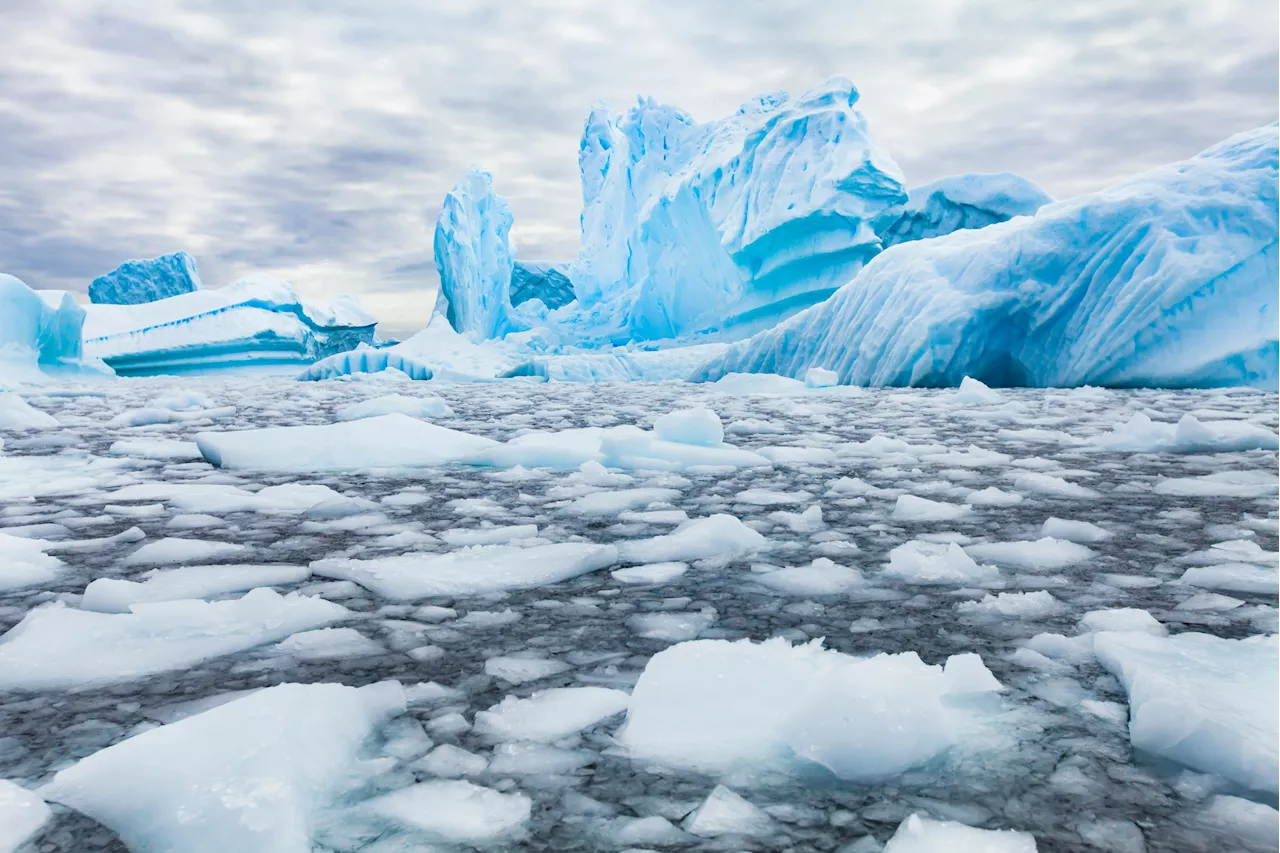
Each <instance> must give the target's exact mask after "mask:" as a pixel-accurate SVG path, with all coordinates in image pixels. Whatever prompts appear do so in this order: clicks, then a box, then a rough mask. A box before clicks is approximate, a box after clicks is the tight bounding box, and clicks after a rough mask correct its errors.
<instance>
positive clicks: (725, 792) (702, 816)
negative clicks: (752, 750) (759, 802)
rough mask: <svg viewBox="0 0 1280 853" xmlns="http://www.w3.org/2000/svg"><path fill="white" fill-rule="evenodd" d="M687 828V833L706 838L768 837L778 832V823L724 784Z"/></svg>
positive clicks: (716, 789)
mask: <svg viewBox="0 0 1280 853" xmlns="http://www.w3.org/2000/svg"><path fill="white" fill-rule="evenodd" d="M684 828H685V831H686V832H689V833H690V834H692V835H697V836H701V837H703V838H716V837H718V836H721V835H737V836H768V835H772V834H773V833H774V832H776V831H777V824H776V823H774V821H773V818H771V817H769V814H768V813H767V812H765V811H764V810H763V809H760V808H758V807H756V806H755V805H752V804H751V803H750V802H748V801H747V800H746V799H744V798H743V797H742V796H740V795H738V794H736V793H734V792H733V791H731V790H730V789H728V788H726V787H725V786H724V785H716V786H715V788H713V789H712V791H711V793H710V794H708V795H707V798H706V799H705V800H703V801H702V805H700V806H698V807H697V808H696V809H694V810H693V812H692V813H690V815H689V817H688V818H686V819H685V822H684Z"/></svg>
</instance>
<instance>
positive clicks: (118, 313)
mask: <svg viewBox="0 0 1280 853" xmlns="http://www.w3.org/2000/svg"><path fill="white" fill-rule="evenodd" d="M376 323H377V319H376V318H375V317H373V316H372V315H370V314H369V313H368V312H366V311H365V310H364V309H363V308H362V307H361V306H360V303H359V301H358V300H356V299H355V298H354V297H351V296H342V297H339V298H338V299H334V300H332V301H329V302H320V301H313V300H308V301H305V302H304V301H303V300H301V299H299V298H298V295H297V293H295V292H294V290H293V287H292V286H291V285H290V284H289V283H288V282H285V281H282V280H280V279H278V278H275V277H274V276H271V275H267V274H265V273H255V274H253V275H250V276H246V277H245V278H242V279H239V280H238V281H235V282H232V283H231V284H229V285H227V286H226V287H222V288H216V289H208V290H196V291H192V292H190V293H183V294H180V295H178V296H171V297H168V298H165V299H160V300H157V301H155V302H149V303H146V304H143V305H90V306H89V307H88V309H87V318H86V320H85V323H84V346H85V351H86V352H87V353H89V354H90V355H93V356H95V357H98V358H101V359H102V360H103V361H105V362H106V363H107V364H108V365H110V366H111V367H112V368H114V369H115V370H116V372H117V373H120V374H122V375H129V376H139V375H151V374H157V373H185V372H201V371H208V370H215V369H225V368H239V369H244V368H261V369H266V368H287V367H291V366H301V365H306V364H310V363H311V362H313V361H315V360H316V359H318V358H323V357H325V356H328V355H331V354H333V353H337V352H342V351H345V350H350V349H353V348H354V347H356V346H358V345H359V344H361V343H365V344H370V343H372V342H373V331H374V325H375V324H376Z"/></svg>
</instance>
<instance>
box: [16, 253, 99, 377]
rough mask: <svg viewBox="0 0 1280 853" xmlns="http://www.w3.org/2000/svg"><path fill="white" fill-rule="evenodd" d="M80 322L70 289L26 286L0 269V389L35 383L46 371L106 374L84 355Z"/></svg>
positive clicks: (80, 312)
mask: <svg viewBox="0 0 1280 853" xmlns="http://www.w3.org/2000/svg"><path fill="white" fill-rule="evenodd" d="M84 321H85V311H84V309H83V308H81V307H80V305H79V304H78V303H77V302H76V300H75V299H74V298H73V297H72V296H71V294H70V293H67V292H66V291H62V290H32V289H31V288H30V287H27V285H25V284H24V283H23V282H22V281H21V280H20V279H17V278H14V277H13V276H11V275H5V274H4V273H0V388H2V387H5V386H7V385H12V384H15V383H21V382H39V381H41V380H42V379H46V378H48V375H49V374H65V373H68V372H79V371H85V370H88V371H93V372H101V373H103V374H106V373H109V372H110V371H108V370H107V369H106V368H105V367H104V366H102V365H101V363H95V362H93V361H92V360H90V361H86V360H85V358H84V354H83V346H82V343H81V328H82V326H83V325H84Z"/></svg>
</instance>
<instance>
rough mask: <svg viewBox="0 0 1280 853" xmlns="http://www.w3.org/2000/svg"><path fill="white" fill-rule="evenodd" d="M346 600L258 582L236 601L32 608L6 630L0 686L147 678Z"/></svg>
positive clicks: (277, 636)
mask: <svg viewBox="0 0 1280 853" xmlns="http://www.w3.org/2000/svg"><path fill="white" fill-rule="evenodd" d="M349 615H350V613H349V611H348V610H347V609H346V608H345V607H342V606H341V605H338V604H334V603H332V602H329V601H324V600H322V599H319V598H309V597H307V596H299V595H294V594H291V595H288V596H282V595H280V594H278V593H276V592H273V591H272V590H270V589H255V590H253V591H252V592H249V593H248V594H246V595H245V596H244V597H243V598H239V599H234V600H230V601H216V602H212V603H211V602H207V601H198V600H183V601H165V602H154V603H144V604H135V605H133V606H132V608H131V611H130V612H129V613H95V612H91V611H87V610H73V609H71V608H69V607H66V606H64V605H62V604H59V603H54V604H50V605H46V606H44V607H38V608H36V609H35V610H32V611H30V612H29V613H28V614H27V615H26V616H25V617H24V618H23V620H22V621H21V622H19V623H18V624H17V625H15V626H14V627H13V628H11V629H10V630H9V631H8V633H6V634H5V635H4V636H3V637H0V688H3V689H6V690H59V689H74V688H80V687H89V686H97V685H102V684H111V683H116V682H120V681H130V680H134V679H140V678H145V677H146V676H148V675H154V674H155V673H159V672H166V671H168V670H174V669H186V668H189V667H192V666H194V665H195V664H197V663H199V662H200V661H203V660H209V659H211V658H217V657H222V656H223V655H229V654H232V653H234V652H239V651H244V650H245V649H250V648H253V647H254V646H259V645H262V644H263V643H269V642H272V641H275V640H281V639H283V638H285V637H287V636H288V635H290V634H292V633H294V632H296V631H305V630H307V629H309V628H319V627H322V626H324V625H328V624H331V623H333V622H338V621H341V620H343V619H346V618H347V617H348V616H349Z"/></svg>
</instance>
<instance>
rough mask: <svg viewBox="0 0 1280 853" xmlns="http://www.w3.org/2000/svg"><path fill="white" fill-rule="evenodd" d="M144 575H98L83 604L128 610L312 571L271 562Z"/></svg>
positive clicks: (275, 582)
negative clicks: (137, 578)
mask: <svg viewBox="0 0 1280 853" xmlns="http://www.w3.org/2000/svg"><path fill="white" fill-rule="evenodd" d="M142 577H143V578H144V580H143V581H142V582H141V583H139V582H137V581H131V580H120V579H117V578H97V579H96V580H93V581H91V582H90V583H89V585H88V586H87V587H85V590H84V597H83V598H82V599H81V601H80V607H81V608H82V609H84V610H95V611H97V612H99V613H128V612H129V609H130V608H131V607H132V606H133V605H135V604H139V603H142V602H148V601H177V600H179V599H184V598H208V597H210V596H215V595H224V594H226V593H229V592H243V591H245V590H250V589H254V588H256V587H266V586H284V585H288V584H294V583H301V582H302V581H304V580H306V579H307V578H309V577H311V570H310V569H308V568H307V567H306V566H287V565H270V564H268V565H231V566H183V567H181V568H177V569H153V570H152V571H149V572H147V573H145V574H144V575H143V576H142Z"/></svg>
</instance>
